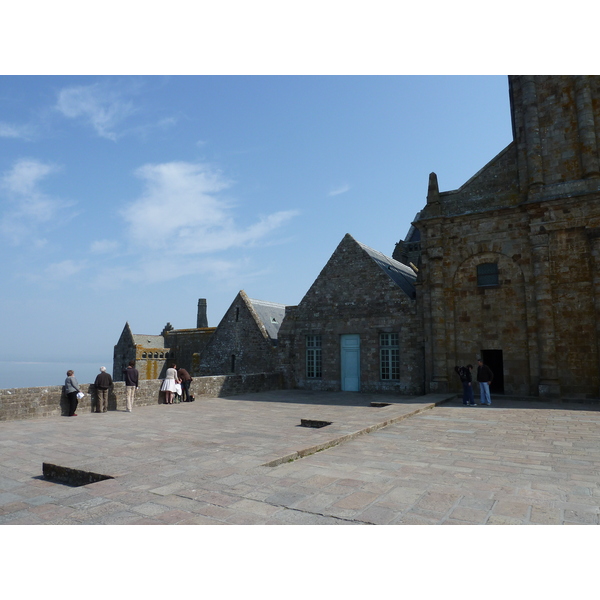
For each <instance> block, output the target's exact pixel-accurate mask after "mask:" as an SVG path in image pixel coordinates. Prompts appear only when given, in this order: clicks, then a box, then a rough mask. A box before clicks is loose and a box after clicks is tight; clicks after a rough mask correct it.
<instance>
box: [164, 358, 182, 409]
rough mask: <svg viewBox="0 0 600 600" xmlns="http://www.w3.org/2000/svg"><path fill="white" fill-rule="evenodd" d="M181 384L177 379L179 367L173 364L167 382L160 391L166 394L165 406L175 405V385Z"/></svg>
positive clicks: (165, 381)
mask: <svg viewBox="0 0 600 600" xmlns="http://www.w3.org/2000/svg"><path fill="white" fill-rule="evenodd" d="M177 383H181V382H180V381H179V378H178V377H177V365H176V364H175V363H173V364H172V365H171V366H170V367H169V368H168V369H167V374H166V377H165V380H164V381H163V382H162V385H161V386H160V391H161V392H164V393H165V404H173V396H174V395H175V391H176V390H175V385H176V384H177Z"/></svg>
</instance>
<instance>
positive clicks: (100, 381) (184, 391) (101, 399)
mask: <svg viewBox="0 0 600 600" xmlns="http://www.w3.org/2000/svg"><path fill="white" fill-rule="evenodd" d="M123 379H124V380H125V390H126V401H125V402H126V409H125V410H126V411H127V412H129V413H130V412H132V411H133V402H134V399H135V391H136V390H137V389H138V388H139V379H140V374H139V372H138V370H137V369H136V368H135V360H132V361H130V362H129V364H128V365H127V368H126V369H123ZM191 383H192V378H191V376H190V374H189V373H188V372H187V371H186V370H185V369H183V368H180V369H179V370H178V369H177V365H176V364H175V363H173V364H171V366H170V367H169V368H168V369H167V374H166V377H165V380H164V381H163V384H162V386H161V388H160V391H161V392H164V393H165V404H173V399H174V398H175V396H176V395H178V396H182V400H181V401H182V402H193V401H194V400H195V398H194V396H192V395H191V394H190V384H191ZM112 385H113V379H112V377H111V376H110V374H109V373H107V372H106V367H100V373H99V374H98V376H97V377H96V380H95V381H94V387H95V388H96V392H97V396H98V403H97V404H96V410H95V412H97V413H105V412H107V411H108V390H109V389H110V388H111V387H112ZM64 390H65V394H66V396H67V403H68V410H67V412H68V416H69V417H76V416H77V413H76V412H75V411H76V410H77V406H78V404H79V400H80V399H81V398H83V396H84V395H85V394H84V393H83V392H82V391H81V388H80V386H79V383H78V381H77V379H76V378H75V372H74V371H72V370H69V371H67V378H66V379H65V386H64Z"/></svg>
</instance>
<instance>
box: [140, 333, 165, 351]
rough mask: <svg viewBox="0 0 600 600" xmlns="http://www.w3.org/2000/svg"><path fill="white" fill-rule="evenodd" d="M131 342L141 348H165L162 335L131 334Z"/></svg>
mask: <svg viewBox="0 0 600 600" xmlns="http://www.w3.org/2000/svg"><path fill="white" fill-rule="evenodd" d="M133 343H134V344H135V345H136V346H142V347H143V348H165V338H164V337H163V336H162V335H141V334H139V333H134V334H133Z"/></svg>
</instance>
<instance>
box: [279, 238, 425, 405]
mask: <svg viewBox="0 0 600 600" xmlns="http://www.w3.org/2000/svg"><path fill="white" fill-rule="evenodd" d="M382 333H397V334H398V338H399V357H400V377H399V378H398V379H390V380H382V379H381V375H380V350H381V346H380V334H382ZM348 334H350V335H358V336H359V340H360V350H359V362H360V391H361V392H370V393H378V392H388V393H389V392H397V393H401V394H410V395H417V394H422V393H423V388H424V373H423V367H422V365H423V354H422V352H423V349H422V333H421V323H420V321H419V319H418V317H417V306H416V302H415V300H414V299H412V298H410V297H409V296H408V295H407V294H406V293H405V292H404V291H403V290H402V289H400V287H399V286H398V285H396V284H395V283H394V282H393V281H392V279H390V277H389V276H388V275H387V274H386V273H384V271H383V270H382V269H381V268H380V267H379V266H378V265H377V264H376V263H375V262H374V261H373V260H372V258H371V257H370V256H369V255H368V254H367V253H366V252H365V250H364V249H363V248H362V247H361V246H360V244H359V243H358V242H356V240H354V239H353V238H352V237H351V236H350V235H346V236H345V237H344V239H343V240H342V242H341V243H340V244H339V246H338V248H337V249H336V251H335V252H334V253H333V255H332V257H331V258H330V259H329V261H328V263H327V264H326V265H325V267H324V268H323V270H322V271H321V273H320V275H319V277H318V278H317V280H316V281H315V282H314V283H313V285H312V287H311V288H310V290H309V291H308V292H307V294H306V295H305V296H304V298H303V299H302V301H301V303H300V304H299V305H298V306H296V307H288V308H287V310H286V316H285V319H284V320H283V323H282V325H281V328H280V330H279V352H280V360H281V369H282V371H283V372H284V373H285V377H286V385H287V386H289V387H298V388H301V389H310V390H318V391H339V390H341V389H343V386H342V364H341V362H342V360H341V343H342V342H341V338H342V336H344V335H348ZM307 335H310V336H314V335H318V336H321V344H322V345H321V359H322V376H321V377H307V373H306V336H307Z"/></svg>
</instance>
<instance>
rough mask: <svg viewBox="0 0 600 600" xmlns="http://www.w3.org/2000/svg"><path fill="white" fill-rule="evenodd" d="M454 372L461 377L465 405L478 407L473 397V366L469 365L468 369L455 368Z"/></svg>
mask: <svg viewBox="0 0 600 600" xmlns="http://www.w3.org/2000/svg"><path fill="white" fill-rule="evenodd" d="M454 370H455V371H456V373H457V374H458V376H459V377H460V381H461V383H462V386H463V404H464V405H465V406H476V405H475V398H474V396H473V376H472V375H471V372H472V371H473V365H467V366H466V367H454Z"/></svg>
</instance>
